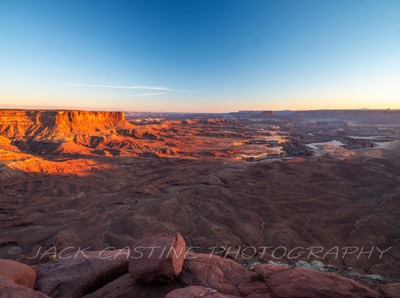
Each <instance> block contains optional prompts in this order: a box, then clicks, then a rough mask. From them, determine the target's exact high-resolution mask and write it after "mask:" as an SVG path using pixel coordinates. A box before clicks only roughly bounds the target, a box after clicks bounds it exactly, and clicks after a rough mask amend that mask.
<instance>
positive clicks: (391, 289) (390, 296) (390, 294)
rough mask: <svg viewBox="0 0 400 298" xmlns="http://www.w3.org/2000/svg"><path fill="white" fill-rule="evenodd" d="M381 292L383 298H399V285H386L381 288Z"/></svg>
mask: <svg viewBox="0 0 400 298" xmlns="http://www.w3.org/2000/svg"><path fill="white" fill-rule="evenodd" d="M381 292H382V294H383V297H385V298H399V297H400V283H395V284H386V285H384V286H382V287H381Z"/></svg>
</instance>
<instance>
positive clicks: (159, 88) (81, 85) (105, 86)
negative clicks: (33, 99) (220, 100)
mask: <svg viewBox="0 0 400 298" xmlns="http://www.w3.org/2000/svg"><path fill="white" fill-rule="evenodd" d="M64 85H66V86H75V87H95V88H112V89H129V90H158V91H174V92H193V91H190V90H183V89H172V88H167V87H163V86H141V85H138V86H118V85H91V84H64Z"/></svg>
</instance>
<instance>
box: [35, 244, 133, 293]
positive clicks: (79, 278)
mask: <svg viewBox="0 0 400 298" xmlns="http://www.w3.org/2000/svg"><path fill="white" fill-rule="evenodd" d="M128 258H129V257H128V252H127V251H123V250H115V251H97V252H96V251H82V252H81V253H71V254H66V255H63V256H61V257H60V258H59V259H57V260H54V261H51V262H48V263H44V264H40V265H37V266H35V268H36V269H37V271H38V277H37V280H36V285H35V288H36V289H38V290H40V291H41V292H43V293H46V294H47V295H49V296H50V297H82V296H84V295H86V294H89V293H91V292H93V291H94V290H96V289H97V288H99V287H101V286H102V285H105V284H107V283H108V282H110V281H112V280H113V279H115V278H117V277H119V276H121V275H122V274H125V273H127V272H128Z"/></svg>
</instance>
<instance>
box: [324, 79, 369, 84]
mask: <svg viewBox="0 0 400 298" xmlns="http://www.w3.org/2000/svg"><path fill="white" fill-rule="evenodd" d="M362 82H363V81H362V80H343V81H330V82H329V84H358V83H362Z"/></svg>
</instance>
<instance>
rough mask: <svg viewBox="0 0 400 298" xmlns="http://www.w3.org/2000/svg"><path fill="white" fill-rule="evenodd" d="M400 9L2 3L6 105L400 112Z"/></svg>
mask: <svg viewBox="0 0 400 298" xmlns="http://www.w3.org/2000/svg"><path fill="white" fill-rule="evenodd" d="M399 16H400V1H397V0H395V1H389V0H382V1H368V0H364V1H355V0H343V1H342V0H335V1H334V0H291V1H287V0H279V1H278V0H274V1H272V0H271V1H268V0H262V1H257V0H243V1H234V0H231V1H222V0H213V1H211V0H210V1H205V0H203V1H201V0H198V1H196V0H182V1H178V0H158V1H156V0H146V1H145V0H143V1H118V0H116V1H111V0H109V1H99V0H96V1H95V0H93V1H92V0H82V1H71V0H68V1H57V0H55V1H50V0H49V1H40V0H37V1H33V0H32V1H22V0H21V1H19V0H9V1H8V0H2V1H0V45H1V46H0V107H18V108H24V107H25V108H71V109H73V108H81V109H95V110H125V111H179V112H228V111H236V110H239V109H257V110H261V109H264V110H265V109H267V110H269V109H273V110H277V109H320V108H330V109H335V108H392V109H393V108H400V17H399Z"/></svg>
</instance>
